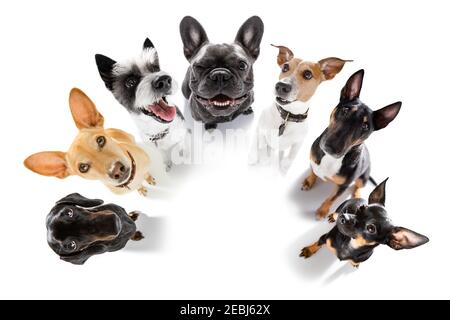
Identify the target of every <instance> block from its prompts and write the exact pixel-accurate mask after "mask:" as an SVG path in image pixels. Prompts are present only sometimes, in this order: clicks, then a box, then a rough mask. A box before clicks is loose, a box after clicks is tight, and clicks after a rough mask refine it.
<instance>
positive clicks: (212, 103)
mask: <svg viewBox="0 0 450 320" xmlns="http://www.w3.org/2000/svg"><path fill="white" fill-rule="evenodd" d="M247 97H248V94H245V95H243V96H242V97H239V98H230V97H229V96H226V95H224V94H218V95H217V96H215V97H213V98H210V99H206V98H203V97H201V96H199V95H197V96H196V98H197V101H198V102H200V103H201V104H202V105H203V106H205V107H215V108H219V109H225V108H228V107H235V106H237V105H240V104H242V103H243V102H244V101H245V100H246V99H247Z"/></svg>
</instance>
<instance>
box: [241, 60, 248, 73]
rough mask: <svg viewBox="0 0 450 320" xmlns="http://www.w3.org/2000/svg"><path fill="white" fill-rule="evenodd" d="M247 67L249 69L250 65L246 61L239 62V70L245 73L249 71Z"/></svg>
mask: <svg viewBox="0 0 450 320" xmlns="http://www.w3.org/2000/svg"><path fill="white" fill-rule="evenodd" d="M247 67H248V65H247V63H245V62H244V61H240V62H239V70H241V71H245V70H247Z"/></svg>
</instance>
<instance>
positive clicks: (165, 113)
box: [149, 99, 177, 121]
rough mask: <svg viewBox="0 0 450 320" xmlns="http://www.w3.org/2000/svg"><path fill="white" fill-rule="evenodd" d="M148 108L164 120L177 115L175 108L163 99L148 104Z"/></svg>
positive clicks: (169, 119)
mask: <svg viewBox="0 0 450 320" xmlns="http://www.w3.org/2000/svg"><path fill="white" fill-rule="evenodd" d="M149 109H150V110H151V111H152V112H153V113H154V114H156V115H157V116H158V117H160V118H161V119H163V120H164V121H172V120H173V119H174V118H175V116H176V115H177V108H176V107H174V106H170V105H168V104H167V103H166V102H165V101H164V100H163V99H161V100H159V101H158V102H157V103H155V104H152V105H151V106H149Z"/></svg>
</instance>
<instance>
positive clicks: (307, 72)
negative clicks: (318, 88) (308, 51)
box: [303, 70, 313, 80]
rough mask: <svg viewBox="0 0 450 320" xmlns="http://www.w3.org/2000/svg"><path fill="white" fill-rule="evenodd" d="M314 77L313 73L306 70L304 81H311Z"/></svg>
mask: <svg viewBox="0 0 450 320" xmlns="http://www.w3.org/2000/svg"><path fill="white" fill-rule="evenodd" d="M312 77H313V74H312V72H311V71H309V70H305V71H304V72H303V79H305V80H311V79H312Z"/></svg>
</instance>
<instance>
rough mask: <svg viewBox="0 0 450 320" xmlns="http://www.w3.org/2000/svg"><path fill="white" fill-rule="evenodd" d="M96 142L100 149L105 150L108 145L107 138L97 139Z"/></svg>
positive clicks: (100, 137)
mask: <svg viewBox="0 0 450 320" xmlns="http://www.w3.org/2000/svg"><path fill="white" fill-rule="evenodd" d="M95 141H97V144H98V146H99V147H100V148H103V147H104V146H105V144H106V138H105V137H104V136H99V137H97V139H96V140H95Z"/></svg>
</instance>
